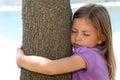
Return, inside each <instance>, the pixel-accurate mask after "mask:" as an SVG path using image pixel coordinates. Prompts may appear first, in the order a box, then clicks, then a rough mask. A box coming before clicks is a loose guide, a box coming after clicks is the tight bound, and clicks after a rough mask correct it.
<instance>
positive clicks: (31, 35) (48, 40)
mask: <svg viewBox="0 0 120 80" xmlns="http://www.w3.org/2000/svg"><path fill="white" fill-rule="evenodd" d="M71 17H72V12H71V7H70V1H69V0H23V3H22V18H23V50H24V52H25V54H26V55H37V56H39V55H40V56H44V57H47V58H49V59H59V58H63V57H67V56H70V55H71V50H72V49H71V44H70V29H71ZM48 67H49V66H48ZM20 80H71V73H67V74H61V75H55V76H48V75H43V74H38V73H34V72H30V71H28V70H25V69H21V75H20Z"/></svg>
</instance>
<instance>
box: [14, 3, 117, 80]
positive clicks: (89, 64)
mask: <svg viewBox="0 0 120 80" xmlns="http://www.w3.org/2000/svg"><path fill="white" fill-rule="evenodd" d="M71 43H72V46H73V48H74V50H73V55H72V56H71V57H66V58H62V59H58V60H50V59H47V58H45V57H41V56H33V55H31V56H26V55H24V52H23V51H22V49H20V48H18V49H17V53H18V54H17V56H16V62H17V65H18V66H19V67H22V68H25V69H27V70H30V71H33V72H37V73H43V74H47V75H56V74H63V73H68V72H73V73H72V78H73V79H72V80H115V68H116V64H115V60H114V55H113V45H112V30H111V22H110V17H109V14H108V12H107V10H106V8H105V7H103V6H102V5H97V4H88V5H85V6H83V7H81V8H79V9H78V10H77V11H76V12H75V14H74V16H73V25H72V30H71Z"/></svg>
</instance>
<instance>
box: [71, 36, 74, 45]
mask: <svg viewBox="0 0 120 80" xmlns="http://www.w3.org/2000/svg"><path fill="white" fill-rule="evenodd" d="M71 43H72V44H73V43H74V36H73V35H71Z"/></svg>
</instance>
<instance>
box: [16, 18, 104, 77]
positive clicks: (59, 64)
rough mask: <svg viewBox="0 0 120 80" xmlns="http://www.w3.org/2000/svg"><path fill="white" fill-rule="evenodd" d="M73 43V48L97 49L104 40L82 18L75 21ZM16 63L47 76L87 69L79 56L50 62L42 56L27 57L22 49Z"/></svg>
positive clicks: (18, 53) (89, 23) (72, 35)
mask: <svg viewBox="0 0 120 80" xmlns="http://www.w3.org/2000/svg"><path fill="white" fill-rule="evenodd" d="M71 43H72V45H73V48H74V49H77V48H78V47H81V46H85V47H96V46H97V45H98V44H101V43H102V40H99V39H98V32H97V30H96V28H94V26H93V25H92V24H91V22H90V21H89V20H87V19H84V18H81V19H74V20H73V26H72V30H71ZM16 63H17V65H18V67H20V68H25V69H27V70H30V71H33V72H37V73H42V74H47V75H56V74H62V73H68V72H73V71H76V70H80V69H87V66H86V63H85V61H84V60H83V59H82V57H81V56H78V55H73V56H70V57H66V58H62V59H58V60H50V59H48V58H45V57H41V56H33V55H31V56H26V55H24V52H23V51H22V49H21V48H17V56H16Z"/></svg>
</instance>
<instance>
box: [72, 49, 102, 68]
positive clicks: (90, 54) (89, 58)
mask: <svg viewBox="0 0 120 80" xmlns="http://www.w3.org/2000/svg"><path fill="white" fill-rule="evenodd" d="M101 54H102V51H101V50H100V49H98V48H87V47H80V48H78V49H76V50H74V52H73V55H77V56H80V57H81V58H82V59H83V60H84V61H85V63H86V66H87V69H88V70H92V69H93V68H94V67H95V66H96V64H97V63H98V61H99V59H101Z"/></svg>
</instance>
